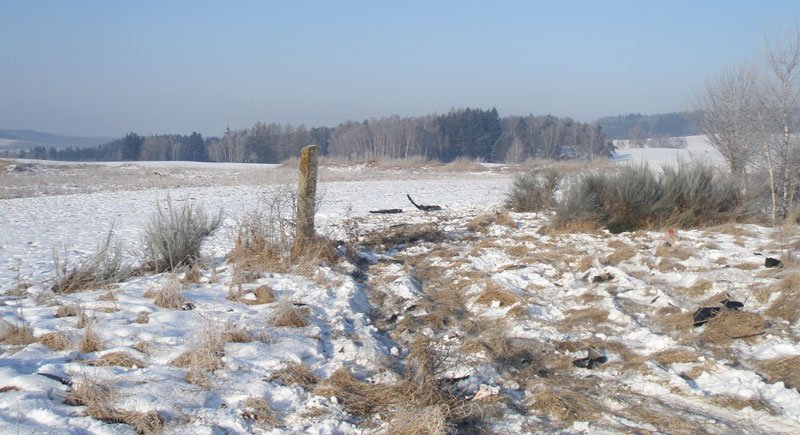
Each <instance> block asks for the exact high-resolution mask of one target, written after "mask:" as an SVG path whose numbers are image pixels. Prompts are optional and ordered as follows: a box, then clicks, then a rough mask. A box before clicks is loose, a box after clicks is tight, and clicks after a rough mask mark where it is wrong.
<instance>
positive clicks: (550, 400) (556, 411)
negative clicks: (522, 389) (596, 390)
mask: <svg viewBox="0 0 800 435" xmlns="http://www.w3.org/2000/svg"><path fill="white" fill-rule="evenodd" d="M559 384H560V385H559ZM583 384H584V382H581V381H579V380H577V379H571V378H566V379H562V380H561V381H560V382H556V381H552V382H547V383H544V382H542V383H539V384H538V385H535V386H534V387H533V391H532V393H533V399H532V400H531V401H530V402H529V403H528V407H529V408H530V409H532V410H534V411H537V413H541V414H544V415H547V416H549V417H552V418H555V419H557V420H560V421H562V422H565V423H572V422H574V421H595V420H596V419H597V418H599V417H600V416H601V415H602V414H603V413H604V412H606V411H607V409H606V408H605V407H604V406H603V405H602V404H600V403H598V402H599V401H598V400H595V399H593V398H592V397H591V396H589V395H587V394H586V393H587V392H589V391H586V390H584V391H582V390H583V388H585V387H586V386H585V385H583Z"/></svg>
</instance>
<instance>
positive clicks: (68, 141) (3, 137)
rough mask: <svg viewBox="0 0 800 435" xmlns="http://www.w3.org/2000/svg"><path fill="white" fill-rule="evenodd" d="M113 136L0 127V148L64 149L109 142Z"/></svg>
mask: <svg viewBox="0 0 800 435" xmlns="http://www.w3.org/2000/svg"><path fill="white" fill-rule="evenodd" d="M114 139H116V138H114V137H75V136H60V135H57V134H51V133H41V132H38V131H34V130H3V129H0V150H24V149H32V148H36V147H38V146H42V147H45V148H50V147H53V148H56V149H64V148H67V147H74V148H87V147H95V146H98V145H101V144H104V143H108V142H111V141H112V140H114Z"/></svg>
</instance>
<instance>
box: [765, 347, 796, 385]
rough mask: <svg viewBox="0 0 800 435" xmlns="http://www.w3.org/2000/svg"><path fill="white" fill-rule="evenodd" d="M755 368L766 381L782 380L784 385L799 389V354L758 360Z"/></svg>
mask: <svg viewBox="0 0 800 435" xmlns="http://www.w3.org/2000/svg"><path fill="white" fill-rule="evenodd" d="M756 368H757V370H758V371H759V372H760V373H762V374H763V375H764V377H765V378H766V379H767V382H770V383H772V382H783V384H784V385H785V386H786V387H789V388H795V389H798V390H800V356H797V355H795V356H785V357H780V358H773V359H767V360H763V361H759V362H758V364H756Z"/></svg>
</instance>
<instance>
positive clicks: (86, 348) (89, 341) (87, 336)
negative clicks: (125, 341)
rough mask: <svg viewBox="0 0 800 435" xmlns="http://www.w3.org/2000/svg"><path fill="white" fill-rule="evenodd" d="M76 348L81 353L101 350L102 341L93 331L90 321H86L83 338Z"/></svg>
mask: <svg viewBox="0 0 800 435" xmlns="http://www.w3.org/2000/svg"><path fill="white" fill-rule="evenodd" d="M78 350H79V351H80V352H81V353H92V352H97V351H100V350H103V341H102V340H101V339H100V336H99V335H97V333H96V332H94V327H93V326H92V324H91V323H88V324H87V325H86V328H85V329H84V330H83V338H82V339H81V342H80V343H79V344H78Z"/></svg>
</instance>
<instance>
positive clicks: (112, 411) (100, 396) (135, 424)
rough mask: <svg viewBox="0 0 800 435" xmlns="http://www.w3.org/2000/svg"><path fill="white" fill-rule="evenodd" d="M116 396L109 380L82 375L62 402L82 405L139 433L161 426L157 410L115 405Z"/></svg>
mask: <svg viewBox="0 0 800 435" xmlns="http://www.w3.org/2000/svg"><path fill="white" fill-rule="evenodd" d="M118 396H119V393H118V392H117V391H116V390H115V389H114V387H113V385H112V384H111V383H110V382H107V381H101V380H98V379H95V378H92V377H89V376H87V375H83V376H81V377H80V378H79V379H78V381H77V382H76V383H74V384H73V385H72V387H71V388H70V390H69V392H68V394H67V397H66V399H65V401H64V402H65V403H66V404H67V405H71V406H84V407H85V408H84V411H83V412H84V414H85V415H87V416H89V417H92V418H94V419H96V420H100V421H103V422H105V423H112V424H117V423H123V424H127V425H129V426H131V427H132V428H133V430H135V431H136V432H137V433H139V434H154V433H158V432H160V431H161V430H162V429H163V427H164V423H165V421H164V418H163V417H162V416H161V415H159V413H158V412H157V411H156V410H151V411H147V412H136V411H126V410H120V409H116V408H114V407H113V403H114V401H115V400H116V399H117V397H118Z"/></svg>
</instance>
